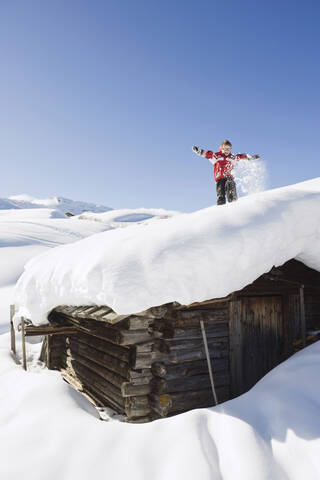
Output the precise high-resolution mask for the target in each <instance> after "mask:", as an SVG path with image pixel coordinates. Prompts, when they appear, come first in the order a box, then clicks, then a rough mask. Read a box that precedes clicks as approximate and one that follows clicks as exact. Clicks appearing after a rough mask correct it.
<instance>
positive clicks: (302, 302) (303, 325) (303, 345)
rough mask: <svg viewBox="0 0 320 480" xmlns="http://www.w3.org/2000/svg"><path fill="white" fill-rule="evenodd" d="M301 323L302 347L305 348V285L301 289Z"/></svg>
mask: <svg viewBox="0 0 320 480" xmlns="http://www.w3.org/2000/svg"><path fill="white" fill-rule="evenodd" d="M300 323H301V338H302V347H305V346H306V344H307V342H306V314H305V309H304V285H301V287H300Z"/></svg>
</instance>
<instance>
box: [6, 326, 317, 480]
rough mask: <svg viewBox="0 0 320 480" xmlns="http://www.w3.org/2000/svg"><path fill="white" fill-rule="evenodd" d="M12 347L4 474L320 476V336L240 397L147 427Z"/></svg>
mask: <svg viewBox="0 0 320 480" xmlns="http://www.w3.org/2000/svg"><path fill="white" fill-rule="evenodd" d="M8 345H9V335H8V334H5V335H0V446H1V447H0V478H1V479H4V480H17V479H18V478H23V479H24V480H43V479H45V480H56V479H59V480H73V479H76V480H87V479H89V478H90V479H97V480H98V479H112V480H125V479H127V478H130V479H132V480H150V479H152V480H194V479H199V480H200V479H201V480H235V479H237V480H306V479H307V480H319V478H320V387H319V370H320V342H318V343H316V344H314V345H312V346H310V347H308V348H307V349H305V350H304V351H302V352H300V353H298V354H296V355H294V356H293V357H291V358H290V359H289V360H287V361H286V362H285V363H283V364H282V365H280V366H278V367H277V368H275V369H274V370H273V371H271V372H269V373H268V374H267V375H266V376H265V377H264V378H263V379H262V380H261V381H260V382H259V383H258V384H257V385H256V386H255V387H254V388H252V389H251V390H250V391H249V392H248V393H246V394H245V395H242V396H241V397H238V398H237V399H234V400H231V401H229V402H226V403H224V404H221V405H219V406H217V407H214V408H208V409H200V410H193V411H190V412H188V413H184V414H181V415H177V416H175V417H171V418H168V419H164V420H157V421H155V422H152V423H149V424H142V425H130V424H126V423H121V422H119V421H117V420H116V419H115V418H114V417H112V416H111V417H110V421H109V422H101V421H99V420H98V419H97V414H96V412H95V410H94V409H93V407H91V405H89V404H88V402H87V401H86V400H85V398H83V397H81V396H80V394H78V393H77V392H75V391H73V390H72V389H71V387H69V386H68V385H67V384H66V383H65V382H63V381H62V379H61V377H60V374H59V373H58V372H53V371H48V370H44V369H42V368H41V366H40V365H37V364H36V363H35V362H33V366H32V364H31V370H30V371H28V372H24V370H23V369H22V367H21V366H20V365H16V364H15V363H14V362H13V360H12V358H11V357H10V354H9V351H8ZM19 348H20V347H19ZM33 348H34V346H33V345H30V344H28V357H29V358H28V360H29V367H30V361H32V349H33Z"/></svg>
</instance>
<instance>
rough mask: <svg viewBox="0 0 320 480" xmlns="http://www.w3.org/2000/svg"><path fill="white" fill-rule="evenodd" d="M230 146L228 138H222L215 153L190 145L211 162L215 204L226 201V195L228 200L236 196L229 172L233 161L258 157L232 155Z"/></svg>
mask: <svg viewBox="0 0 320 480" xmlns="http://www.w3.org/2000/svg"><path fill="white" fill-rule="evenodd" d="M231 148H232V144H231V143H230V142H229V140H224V141H223V142H222V143H221V145H220V150H219V152H216V153H213V152H211V151H210V150H203V149H202V148H199V147H195V146H194V147H192V150H193V151H194V152H195V153H196V154H198V155H201V157H205V158H207V159H208V160H210V162H211V163H212V164H213V173H214V179H215V181H216V183H217V186H216V188H217V205H223V204H224V203H226V197H227V199H228V202H234V201H235V200H237V198H238V196H237V188H236V184H235V181H234V177H233V176H232V173H231V172H232V170H233V167H234V164H233V162H234V161H235V160H242V159H247V160H257V159H258V158H260V156H259V155H249V154H247V153H238V154H237V155H234V154H233V153H231Z"/></svg>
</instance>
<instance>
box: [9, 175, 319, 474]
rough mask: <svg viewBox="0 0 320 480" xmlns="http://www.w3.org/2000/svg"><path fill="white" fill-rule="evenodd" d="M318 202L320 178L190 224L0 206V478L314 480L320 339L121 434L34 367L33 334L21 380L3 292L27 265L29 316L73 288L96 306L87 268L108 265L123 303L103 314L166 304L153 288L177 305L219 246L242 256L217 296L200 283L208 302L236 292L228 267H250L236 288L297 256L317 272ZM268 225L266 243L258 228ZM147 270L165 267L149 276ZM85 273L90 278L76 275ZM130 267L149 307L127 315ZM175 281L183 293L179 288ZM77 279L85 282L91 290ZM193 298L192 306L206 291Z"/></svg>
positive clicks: (114, 421)
mask: <svg viewBox="0 0 320 480" xmlns="http://www.w3.org/2000/svg"><path fill="white" fill-rule="evenodd" d="M319 200H320V179H315V180H313V181H311V182H304V183H303V184H298V185H295V186H292V187H288V188H284V189H278V190H274V191H269V192H264V193H258V194H255V195H252V196H250V197H247V198H243V199H240V200H239V201H238V202H237V203H236V204H231V205H226V206H224V207H210V208H208V209H205V210H202V211H200V212H195V213H193V214H188V215H186V214H180V215H177V214H176V212H165V211H154V210H153V211H151V210H145V209H141V210H139V211H137V210H121V211H112V212H111V211H110V212H106V213H99V212H97V213H94V214H82V215H80V216H78V217H72V218H68V219H66V218H64V216H63V214H62V212H61V211H59V210H57V209H55V208H51V207H50V208H41V209H39V208H32V209H19V210H10V211H8V210H2V211H0V261H1V266H2V268H1V271H0V313H1V316H0V319H1V320H0V479H1V480H2V479H3V480H18V479H20V478H22V479H24V480H44V479H45V480H57V479H59V480H74V479H75V480H85V479H89V478H90V479H95V478H97V479H110V480H111V479H112V480H113V479H114V480H125V479H127V478H130V479H131V480H150V479H152V480H171V479H172V480H176V479H178V480H189V479H190V480H191V479H192V480H194V479H195V478H196V479H199V480H234V479H239V480H242V479H243V480H267V479H268V480H270V479H272V480H305V479H308V480H319V479H320V386H319V371H320V343H319V342H318V343H316V344H314V345H312V346H310V347H308V348H307V349H305V350H304V351H302V352H300V353H298V354H296V355H295V356H293V357H291V358H290V359H289V360H288V361H286V362H285V363H283V364H282V365H280V366H278V367H277V368H276V369H274V370H273V371H271V372H270V373H269V374H268V375H266V376H265V377H264V378H263V379H262V380H261V381H260V382H259V383H258V384H257V385H256V386H255V387H254V388H253V389H251V390H250V391H249V392H248V393H247V394H245V395H242V396H241V397H239V398H237V399H235V400H232V401H229V402H226V403H224V404H222V405H220V406H218V407H214V408H211V409H201V410H194V411H191V412H188V413H185V414H181V415H178V416H175V417H172V418H168V419H164V420H158V421H155V422H153V423H150V424H144V425H130V424H125V423H122V422H121V421H119V419H118V418H117V417H114V416H112V413H111V412H110V420H109V422H102V421H100V420H99V419H98V417H97V413H96V411H95V409H94V408H93V407H92V406H91V405H90V404H89V403H88V402H87V401H86V400H85V399H84V398H83V397H82V396H81V395H80V394H78V393H77V392H75V391H73V390H72V389H71V387H69V386H68V385H67V384H66V383H65V382H63V381H62V379H61V377H60V374H59V373H58V372H54V371H48V370H45V369H43V366H42V365H41V364H40V363H39V362H38V361H37V355H38V353H39V344H36V343H31V341H32V339H31V340H30V341H28V344H27V357H28V365H29V371H28V372H24V371H23V369H22V367H21V365H17V364H15V362H14V361H13V359H12V357H11V355H10V351H9V344H10V338H9V323H8V321H9V318H8V310H9V304H10V303H11V302H12V298H13V286H14V284H15V282H16V281H17V279H18V277H19V276H20V275H21V273H22V271H23V266H24V264H25V262H26V261H28V260H29V259H31V258H34V259H33V260H31V262H30V263H29V264H28V267H27V268H26V270H25V273H24V275H23V277H21V280H20V282H19V287H18V289H17V291H16V294H15V295H16V298H18V299H20V302H21V306H22V307H23V308H25V309H29V311H30V312H35V315H39V317H38V318H39V319H40V320H41V318H43V317H41V315H44V313H45V311H46V309H48V308H51V307H49V305H50V304H52V303H55V302H58V303H59V302H60V301H61V296H62V297H63V298H68V297H67V295H70V297H69V298H71V299H75V298H76V295H78V290H77V289H78V288H79V285H81V287H82V288H84V289H85V291H84V292H82V293H83V294H84V298H87V297H86V295H88V298H89V300H88V301H92V302H94V299H95V297H94V295H96V292H97V291H98V288H101V282H102V281H105V277H104V275H105V273H104V272H102V274H101V270H98V271H97V270H96V269H97V268H98V267H97V266H98V264H99V265H100V266H101V267H100V268H102V269H104V268H105V266H106V265H107V264H108V262H109V261H111V260H113V259H114V264H111V265H113V266H114V268H113V270H112V269H111V273H110V277H108V278H109V279H112V278H113V279H114V281H115V279H116V280H117V281H118V282H119V283H118V285H119V292H120V294H119V297H117V298H116V297H112V299H113V303H112V305H111V306H117V307H118V309H119V310H121V309H122V308H123V309H125V308H128V309H129V310H130V309H132V308H137V306H139V309H142V307H144V306H145V305H147V304H148V302H151V301H152V302H153V301H154V300H155V299H156V300H157V301H158V303H163V300H165V299H166V298H168V292H169V288H168V290H166V289H165V288H164V290H165V291H164V293H163V292H159V291H158V290H159V285H162V286H163V285H167V284H169V287H170V290H171V289H172V288H175V289H176V290H175V294H176V295H180V297H179V299H180V300H181V301H185V300H188V299H190V291H191V290H192V289H193V288H194V287H193V286H194V285H195V286H196V282H199V281H200V280H201V275H200V273H201V272H197V270H196V268H194V269H192V270H191V271H185V270H184V267H183V265H184V262H183V260H184V261H186V259H187V260H188V259H189V260H190V261H191V263H192V260H193V259H196V260H197V261H198V260H199V259H200V257H201V256H202V257H203V256H204V257H205V258H204V262H201V264H200V266H201V268H202V269H203V268H206V265H207V264H208V263H209V260H210V261H211V260H212V259H213V260H215V259H216V258H218V257H212V255H213V253H214V251H218V250H219V249H222V253H223V254H225V253H226V252H227V251H229V255H228V256H227V258H229V257H230V256H231V255H230V251H231V252H233V253H234V254H235V255H237V254H238V253H240V254H242V255H240V257H241V258H240V260H239V261H240V264H237V265H236V266H235V265H233V273H232V272H231V271H227V274H226V275H228V279H229V280H228V279H227V277H226V279H224V278H225V277H223V279H224V280H223V281H222V284H223V285H222V287H221V290H216V289H217V288H218V286H217V285H216V284H214V285H213V287H212V289H211V286H210V288H209V287H208V288H207V290H206V292H205V295H208V297H207V298H210V295H211V296H214V294H215V293H217V292H219V294H226V293H228V292H226V287H227V285H229V287H228V288H229V289H230V288H232V289H234V285H235V284H234V283H232V282H233V281H234V280H233V278H234V277H236V280H235V281H236V282H238V283H237V285H238V284H239V281H240V280H239V278H238V277H237V275H234V273H235V272H236V271H237V270H239V268H242V269H244V268H246V267H247V268H248V270H247V271H246V275H247V277H246V278H245V279H244V280H241V281H245V282H247V280H248V279H250V278H251V276H254V275H256V274H258V275H260V273H259V272H260V271H261V272H262V273H263V271H266V270H267V269H269V264H270V263H271V264H272V262H274V260H275V259H276V262H277V263H278V264H280V263H283V262H284V261H286V260H287V259H288V258H287V257H290V258H292V257H293V256H294V257H296V258H298V259H301V260H302V261H305V262H306V263H308V264H309V265H310V266H313V267H314V268H315V267H316V266H318V269H319V270H320V250H319V248H320V247H319V240H320V238H319V237H320V235H319V234H320V219H319V213H317V212H318V205H319ZM10 208H11V207H10ZM142 210H143V211H142ZM279 211H280V214H279V213H278V212H279ZM308 211H309V212H310V215H307V214H306V212H308ZM80 217H82V218H80ZM166 217H172V218H166ZM266 225H267V227H268V228H267V230H268V232H269V236H268V237H267V238H265V233H264V234H263V235H262V233H261V232H263V231H264V228H265V226H266ZM117 227H120V228H117ZM284 227H285V228H284ZM94 234H97V235H94ZM85 237H88V238H85ZM77 240H80V241H79V242H77ZM290 240H291V241H290ZM148 242H149V243H148ZM67 244H69V245H67ZM212 244H213V245H212ZM99 245H100V247H99ZM258 245H259V251H260V253H261V255H262V258H263V260H261V261H260V262H259V261H258V260H257V258H258V257H257V255H258V253H259V252H257V248H258V247H257V246H258ZM270 245H272V249H271V250H269V246H270ZM233 246H234V248H235V250H233V249H232V247H233ZM53 247H58V248H55V249H53ZM124 247H125V248H124ZM213 247H214V248H213ZM280 247H281V248H280ZM230 248H231V250H230ZM103 252H104V253H103ZM138 252H141V253H139V256H138ZM39 253H41V254H42V255H41V256H38V257H35V256H36V255H37V254H39ZM115 254H116V255H115ZM249 255H252V257H251V259H250V262H248V258H249ZM274 255H276V257H274ZM130 256H131V257H130ZM59 258H60V260H59ZM130 258H131V259H133V260H134V261H133V263H131V264H130V262H129V259H130ZM259 258H261V256H260V257H259ZM61 259H63V262H62V261H61ZM75 259H77V262H80V263H78V264H79V265H80V267H79V270H78V272H77V271H76V270H74V269H73V268H74V266H75V265H76V261H75ZM82 259H83V261H84V262H85V263H81V262H82ZM90 259H91V260H92V262H91V263H90V261H91V260H90ZM180 259H181V261H180ZM89 260H90V261H89ZM176 260H177V261H179V263H178V265H177V264H176V263H175V261H176ZM57 261H59V262H60V263H59V271H60V274H61V275H64V277H63V278H64V281H65V282H67V283H68V282H69V283H68V285H69V287H68V292H67V293H66V289H65V288H64V287H65V284H64V283H63V282H62V285H64V287H63V288H62V289H61V291H60V294H59V292H57V291H56V290H55V289H54V288H53V287H54V284H55V283H56V277H55V276H56V275H57V271H56V270H55V262H57ZM88 261H89V263H88ZM101 262H102V263H101ZM172 262H174V266H175V270H174V271H173V272H172V270H169V273H171V274H172V273H173V274H174V278H177V280H176V283H170V282H171V281H168V279H171V276H168V270H166V268H169V267H168V265H170V264H171V265H172ZM241 262H242V263H241ZM317 262H318V263H317ZM230 263H231V260H230ZM157 265H163V269H161V268H158V269H157V268H156V269H155V270H154V267H156V266H157ZM253 266H254V267H253ZM271 266H272V265H271ZM151 267H152V268H151ZM61 268H62V271H61ZM82 268H86V269H87V270H86V272H85V275H84V274H83V272H81V270H82ZM170 268H172V267H170ZM41 269H42V270H41ZM43 269H45V271H43ZM90 269H91V270H90ZM180 269H182V270H181V271H180ZM211 270H212V268H211ZM202 271H203V270H202ZM205 271H206V272H207V270H205ZM222 271H223V270H222V264H221V265H220V264H215V269H214V271H212V272H207V273H206V275H209V276H205V279H206V282H205V285H207V283H211V279H212V278H214V277H215V276H216V275H217V274H219V273H221V272H222ZM42 272H43V276H42ZM128 272H129V273H130V275H135V276H136V277H135V278H137V279H138V280H137V281H138V285H139V286H140V287H141V286H145V285H149V288H146V289H145V291H144V294H146V295H147V297H146V298H147V303H146V304H143V303H141V298H140V297H139V296H137V298H136V299H135V300H134V301H133V300H132V301H131V300H130V302H131V303H130V306H129V307H126V306H125V304H124V300H123V294H124V292H126V289H127V288H128V284H126V283H125V282H121V280H122V279H123V278H125V275H127V274H128ZM98 273H100V275H98ZM76 274H77V275H78V277H79V282H80V283H77V281H76V279H77V275H76ZM88 274H89V277H88ZM137 274H139V275H138V276H137ZM151 274H152V275H155V276H150V275H151ZM195 274H196V277H194V275H195ZM161 275H162V276H161ZM210 275H211V276H210ZM39 276H40V279H41V281H42V280H43V281H44V280H45V279H46V281H44V283H43V285H42V284H37V281H39V280H37V279H39ZM182 276H184V277H185V282H186V287H185V288H184V289H182V287H179V282H180V283H181V278H182ZM86 278H90V288H88V285H87V284H86V281H85V279H86ZM129 280H130V282H131V280H132V278H129ZM32 281H33V282H34V283H33V284H32ZM51 281H52V282H53V283H51ZM201 281H202V280H201ZM174 282H175V281H174ZM192 282H195V283H194V284H193V283H192ZM220 283H221V282H220ZM113 285H114V284H113ZM136 285H137V284H136ZM202 286H203V285H202ZM179 288H180V289H179ZM219 288H220V286H219ZM50 289H51V291H50ZM129 292H130V290H129ZM154 292H157V293H156V294H155V293H154ZM194 292H195V293H193V295H194V296H195V297H196V298H198V300H200V299H201V295H203V293H201V292H200V290H197V289H196V290H194ZM199 292H200V293H201V294H199ZM107 293H108V295H110V292H107ZM148 295H149V297H148ZM155 295H156V298H155ZM32 298H36V299H37V300H36V301H32V300H31V299H32ZM110 298H111V297H107V298H106V302H107V301H109V299H110ZM132 298H133V297H132ZM170 298H171V297H170ZM40 299H41V305H40V306H39V305H38V307H37V302H38V303H40V302H39V301H40ZM176 299H177V298H175V300H176ZM168 301H170V300H168ZM50 302H51V303H50ZM135 302H136V303H135ZM33 309H34V310H33ZM31 316H32V315H31ZM17 340H18V345H17V347H18V352H19V355H21V345H20V343H19V338H18V339H17ZM33 341H34V340H33Z"/></svg>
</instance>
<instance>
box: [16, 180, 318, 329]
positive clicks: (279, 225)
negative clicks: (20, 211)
mask: <svg viewBox="0 0 320 480" xmlns="http://www.w3.org/2000/svg"><path fill="white" fill-rule="evenodd" d="M319 204H320V178H317V179H314V180H310V181H308V182H303V183H299V184H296V185H292V186H289V187H284V188H279V189H275V190H269V191H266V192H262V193H258V194H254V195H251V196H248V197H244V198H240V199H239V200H238V201H237V202H235V203H232V204H228V205H224V206H219V207H217V206H213V207H209V208H206V209H203V210H200V211H197V212H194V213H190V214H183V215H178V216H175V217H172V218H169V219H164V220H161V221H158V222H155V223H154V224H149V225H137V226H133V227H130V228H126V229H118V230H112V231H107V232H103V233H99V234H96V235H93V236H91V237H88V238H86V239H84V240H81V241H79V242H76V243H73V244H69V245H65V246H61V247H57V248H54V249H53V250H50V251H48V252H46V253H44V254H42V255H40V256H38V257H36V258H34V259H32V260H31V261H30V262H29V263H28V264H27V265H26V267H25V271H24V273H23V275H22V276H21V277H20V279H19V281H18V283H17V286H16V290H15V302H16V304H18V305H19V306H20V307H21V309H22V310H21V311H23V312H24V313H25V314H26V315H27V316H28V317H29V318H32V321H33V322H34V323H43V322H46V318H47V313H48V312H49V311H51V310H52V309H53V308H54V307H56V306H58V305H95V304H96V305H108V306H109V307H111V308H112V309H113V310H114V311H115V312H117V313H118V314H127V313H136V312H140V311H143V310H146V309H148V308H150V307H152V306H155V305H162V304H165V303H169V302H173V301H177V302H179V303H181V304H183V305H188V304H191V303H194V302H201V301H204V300H207V299H211V298H216V297H225V296H227V295H228V294H230V293H231V292H234V291H236V290H241V289H242V288H243V287H245V286H246V285H248V284H250V283H252V282H253V281H254V280H256V279H257V278H258V277H260V276H261V275H262V274H263V273H265V272H268V271H269V270H270V269H271V268H272V266H274V265H275V266H279V265H282V264H283V263H285V262H286V261H288V260H290V259H292V258H295V259H297V260H299V261H301V262H303V263H304V264H306V265H307V266H309V267H311V268H314V269H315V270H318V271H320V242H319V240H320V209H319Z"/></svg>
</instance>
